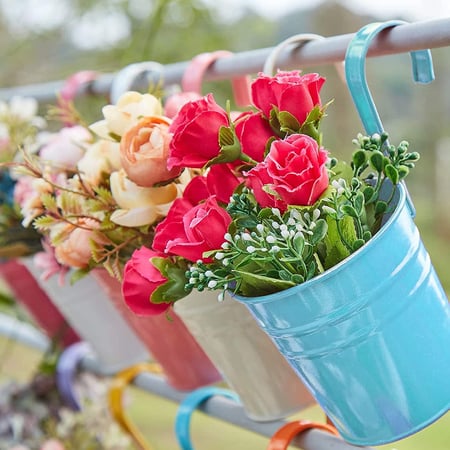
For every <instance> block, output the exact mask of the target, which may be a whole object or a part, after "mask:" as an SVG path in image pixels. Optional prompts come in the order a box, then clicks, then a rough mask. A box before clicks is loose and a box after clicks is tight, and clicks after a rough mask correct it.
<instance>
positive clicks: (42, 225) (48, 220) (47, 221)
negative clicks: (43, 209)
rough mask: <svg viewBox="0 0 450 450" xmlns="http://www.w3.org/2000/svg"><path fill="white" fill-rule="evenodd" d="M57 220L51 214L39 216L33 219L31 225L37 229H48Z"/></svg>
mask: <svg viewBox="0 0 450 450" xmlns="http://www.w3.org/2000/svg"><path fill="white" fill-rule="evenodd" d="M57 222H58V221H57V220H56V219H55V218H54V217H51V216H47V215H45V216H40V217H38V218H37V219H34V221H33V227H34V228H35V229H36V230H39V231H45V230H49V229H50V228H51V227H52V226H53V225H55V224H56V223H57Z"/></svg>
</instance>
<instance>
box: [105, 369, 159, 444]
mask: <svg viewBox="0 0 450 450" xmlns="http://www.w3.org/2000/svg"><path fill="white" fill-rule="evenodd" d="M145 372H147V373H157V374H161V373H162V369H161V366H160V365H159V364H156V363H139V364H135V365H133V366H131V367H128V368H127V369H125V370H122V371H121V372H119V373H118V374H116V375H115V376H114V378H113V379H112V381H111V386H110V389H109V392H108V402H109V410H110V411H111V414H112V416H113V417H114V419H115V420H116V421H117V423H118V424H119V425H120V427H121V428H122V429H123V430H124V431H125V432H127V433H128V434H129V435H130V436H131V437H132V438H133V440H134V441H135V443H136V444H137V445H138V447H139V448H140V449H141V450H151V449H152V447H151V446H150V445H149V444H148V443H147V441H146V439H145V437H144V435H143V434H142V433H141V432H140V431H139V429H138V428H137V427H136V426H135V425H134V424H133V422H132V421H131V420H130V419H129V418H128V416H127V414H126V413H125V410H124V409H123V399H122V398H123V394H124V391H125V389H126V388H127V387H128V386H129V385H130V383H131V382H132V381H133V380H134V379H135V378H136V377H137V376H138V375H140V374H142V373H145Z"/></svg>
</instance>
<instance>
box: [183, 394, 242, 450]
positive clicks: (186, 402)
mask: <svg viewBox="0 0 450 450" xmlns="http://www.w3.org/2000/svg"><path fill="white" fill-rule="evenodd" d="M217 395H219V396H221V397H225V398H229V399H231V400H234V401H237V402H238V401H239V397H238V395H237V394H236V393H235V392H233V391H229V390H227V389H222V388H217V387H214V386H207V387H203V388H199V389H196V390H195V391H192V392H191V393H190V394H188V395H187V396H186V397H185V398H184V399H183V401H182V402H181V403H180V406H179V407H178V411H177V415H176V418H175V435H176V437H177V441H178V444H179V446H180V448H181V449H182V450H193V449H194V447H193V446H192V442H191V433H190V425H191V417H192V414H193V412H194V411H195V410H196V409H197V408H198V407H199V406H200V405H201V404H202V403H203V402H205V401H207V400H208V399H209V398H211V397H215V396H217Z"/></svg>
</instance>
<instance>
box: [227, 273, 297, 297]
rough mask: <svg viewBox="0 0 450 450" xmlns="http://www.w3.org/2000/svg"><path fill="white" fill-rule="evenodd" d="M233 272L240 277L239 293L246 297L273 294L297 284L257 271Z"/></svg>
mask: <svg viewBox="0 0 450 450" xmlns="http://www.w3.org/2000/svg"><path fill="white" fill-rule="evenodd" d="M233 273H234V274H235V275H236V276H237V277H238V278H239V280H240V285H239V294H240V295H244V296H246V297H259V296H261V295H267V294H273V293H274V292H279V291H283V290H284V289H288V288H290V287H293V286H295V283H293V282H292V281H286V280H279V279H277V278H269V277H267V276H264V275H258V274H256V273H250V272H244V271H240V270H234V271H233Z"/></svg>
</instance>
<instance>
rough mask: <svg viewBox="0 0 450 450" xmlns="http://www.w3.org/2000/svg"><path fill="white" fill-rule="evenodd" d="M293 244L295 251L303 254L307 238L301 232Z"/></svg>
mask: <svg viewBox="0 0 450 450" xmlns="http://www.w3.org/2000/svg"><path fill="white" fill-rule="evenodd" d="M322 220H323V219H322ZM292 246H293V247H294V250H295V252H296V253H297V254H298V255H301V254H302V253H303V249H304V248H305V238H304V237H303V236H302V235H301V234H297V236H295V237H294V239H293V240H292Z"/></svg>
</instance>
